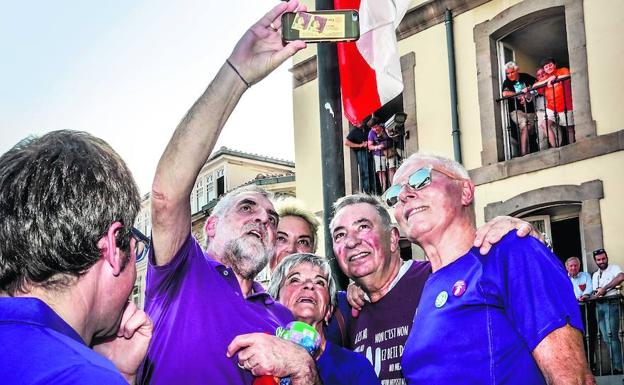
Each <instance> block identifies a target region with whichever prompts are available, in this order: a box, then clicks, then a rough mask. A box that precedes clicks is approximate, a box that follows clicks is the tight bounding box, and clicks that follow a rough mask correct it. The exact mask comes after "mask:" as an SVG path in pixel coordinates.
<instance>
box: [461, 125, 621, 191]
mask: <svg viewBox="0 0 624 385" xmlns="http://www.w3.org/2000/svg"><path fill="white" fill-rule="evenodd" d="M622 150H624V130H619V131H616V132H612V133H610V134H605V135H600V136H595V137H591V138H585V139H580V140H578V141H577V142H576V143H573V144H569V145H566V146H563V147H559V148H551V149H549V150H545V151H539V152H535V153H531V154H528V155H526V156H523V157H518V158H513V159H511V160H507V161H502V162H498V163H495V164H492V165H488V166H484V167H479V168H475V169H472V170H470V171H469V173H470V177H471V178H472V181H473V182H474V184H475V185H476V186H479V185H482V184H486V183H490V182H495V181H498V180H502V179H506V178H511V177H514V176H516V175H522V174H526V173H529V172H533V171H538V170H544V169H547V168H551V167H557V166H562V165H564V164H568V163H573V162H578V161H580V160H585V159H590V158H594V157H597V156H601V155H606V154H609V153H612V152H617V151H622Z"/></svg>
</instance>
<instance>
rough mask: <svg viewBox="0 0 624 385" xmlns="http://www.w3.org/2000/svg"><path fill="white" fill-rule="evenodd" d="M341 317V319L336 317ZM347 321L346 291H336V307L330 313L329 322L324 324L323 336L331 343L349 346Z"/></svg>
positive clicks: (348, 306) (349, 310) (348, 315)
mask: <svg viewBox="0 0 624 385" xmlns="http://www.w3.org/2000/svg"><path fill="white" fill-rule="evenodd" d="M339 317H342V321H339V320H338V318H339ZM349 322H351V306H350V305H349V302H348V301H347V293H346V292H344V291H339V292H338V293H336V308H335V310H334V312H333V313H332V316H331V318H330V319H329V323H328V324H327V325H326V326H325V328H324V332H325V338H327V340H328V341H331V342H332V343H333V344H335V345H338V346H342V347H343V348H347V349H348V348H349V347H350V346H349V345H350V344H349Z"/></svg>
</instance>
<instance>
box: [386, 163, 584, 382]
mask: <svg viewBox="0 0 624 385" xmlns="http://www.w3.org/2000/svg"><path fill="white" fill-rule="evenodd" d="M384 199H385V201H386V203H388V204H389V205H391V206H393V207H394V215H395V217H396V220H397V222H398V224H399V226H401V228H402V230H403V232H404V233H405V234H406V236H407V238H408V239H409V240H410V241H412V242H414V243H417V244H418V245H420V246H421V247H422V249H423V250H424V251H425V254H426V255H427V258H428V259H429V261H430V262H431V267H432V271H433V273H432V274H431V275H430V277H429V278H428V280H427V282H426V284H425V287H424V289H423V293H422V296H421V299H420V304H419V306H418V311H417V312H416V315H415V317H414V325H413V328H412V332H411V333H410V335H409V337H408V339H407V342H406V344H405V350H404V353H403V359H402V368H403V373H404V375H405V377H406V379H407V381H408V384H428V385H429V384H431V385H435V384H460V383H461V384H516V383H517V384H544V383H546V382H548V383H557V384H559V383H566V384H567V383H574V384H577V383H579V384H580V383H585V382H580V381H582V380H586V381H587V383H593V379H592V377H591V374H590V373H589V370H588V368H587V363H586V362H585V358H584V355H583V344H582V339H581V333H580V330H582V323H581V318H580V313H579V309H578V305H577V303H576V300H575V298H574V296H573V294H572V293H573V291H572V287H571V283H570V280H569V279H568V277H567V275H566V273H565V271H564V270H563V266H562V265H561V262H560V261H559V260H558V259H557V257H556V256H555V255H553V254H552V253H551V252H550V251H549V250H548V249H547V248H546V247H545V246H544V245H542V244H541V243H540V242H539V241H538V240H536V239H534V238H533V237H526V238H519V237H518V236H517V235H516V234H515V232H510V233H508V234H507V235H506V236H505V237H503V239H502V240H501V241H500V242H499V243H497V244H495V245H494V246H493V247H492V249H491V250H490V251H489V252H488V253H487V254H486V255H480V253H479V250H478V249H477V248H475V247H473V240H474V238H475V232H476V230H475V225H474V206H473V201H474V184H473V183H472V181H471V180H470V178H469V176H468V173H467V172H466V170H465V169H464V168H463V167H462V166H461V165H460V164H458V163H456V162H454V161H451V160H449V159H446V158H442V157H438V156H433V155H423V154H414V155H413V156H411V157H410V158H409V159H408V160H407V161H406V162H405V163H404V164H403V165H402V166H401V167H400V168H399V170H398V171H397V173H396V175H395V178H394V185H393V186H392V187H390V188H389V189H388V191H387V192H386V193H385V194H384ZM415 331H416V332H415ZM577 381H579V382H577Z"/></svg>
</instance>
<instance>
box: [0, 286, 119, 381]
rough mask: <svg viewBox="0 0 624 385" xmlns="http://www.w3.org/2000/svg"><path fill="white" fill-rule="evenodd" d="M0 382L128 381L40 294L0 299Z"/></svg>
mask: <svg viewBox="0 0 624 385" xmlns="http://www.w3.org/2000/svg"><path fill="white" fill-rule="evenodd" d="M0 352H1V353H0V384H22V385H33V384H55V385H66V384H83V385H90V384H98V385H101V384H113V385H115V384H125V385H127V382H126V381H125V379H124V378H123V377H122V376H121V374H120V373H119V372H118V371H117V369H116V368H115V365H113V363H112V362H111V361H109V360H108V359H107V358H105V357H103V356H101V355H100V354H98V353H96V352H94V351H93V350H91V349H90V348H89V347H88V346H87V345H86V344H85V343H84V341H83V340H82V339H81V338H80V336H79V335H78V333H76V331H75V330H74V329H72V328H71V326H69V325H68V324H67V323H66V322H65V321H64V320H63V319H62V318H61V317H59V316H58V315H57V314H56V313H55V312H54V311H53V310H52V309H51V308H50V307H49V306H48V305H46V304H45V303H44V302H43V301H41V300H39V299H36V298H12V297H6V298H0Z"/></svg>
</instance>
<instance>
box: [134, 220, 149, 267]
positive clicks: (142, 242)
mask: <svg viewBox="0 0 624 385" xmlns="http://www.w3.org/2000/svg"><path fill="white" fill-rule="evenodd" d="M130 236H131V237H132V238H134V241H135V242H134V255H136V260H137V261H140V260H141V259H143V257H145V254H147V250H148V249H149V244H150V239H149V237H148V236H146V235H145V234H143V233H142V232H140V231H139V230H138V229H137V228H135V227H133V228H132V229H131V230H130Z"/></svg>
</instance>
